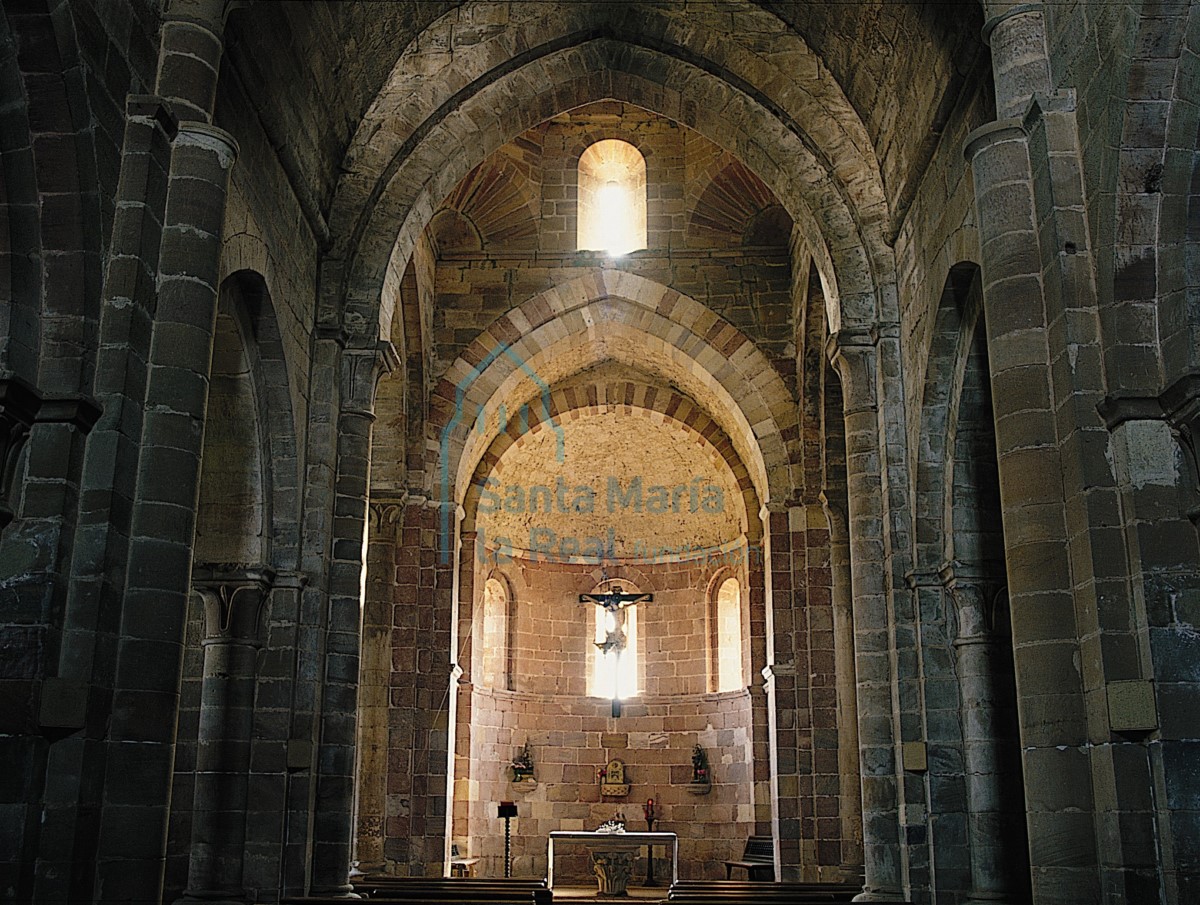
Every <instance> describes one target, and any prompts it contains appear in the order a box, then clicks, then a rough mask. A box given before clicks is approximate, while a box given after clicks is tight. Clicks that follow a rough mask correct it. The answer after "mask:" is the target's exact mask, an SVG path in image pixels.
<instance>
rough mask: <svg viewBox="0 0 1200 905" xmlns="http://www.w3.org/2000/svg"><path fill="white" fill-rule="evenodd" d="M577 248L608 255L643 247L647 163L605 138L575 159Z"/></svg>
mask: <svg viewBox="0 0 1200 905" xmlns="http://www.w3.org/2000/svg"><path fill="white" fill-rule="evenodd" d="M578 186H579V197H578V205H579V207H578V211H579V221H578V233H577V240H578V241H577V246H578V249H579V250H580V251H603V252H605V253H607V254H609V255H611V256H613V257H616V256H618V255H623V254H628V253H629V252H631V251H637V250H638V249H639V248H645V247H646V159H645V158H644V157H642V154H641V152H640V151H639V150H638V149H637V148H635V147H634V146H633V145H631V144H630V143H629V142H627V141H620V140H619V139H615V138H608V139H605V140H604V141H598V142H596V143H595V144H593V145H591V146H590V147H588V149H587V150H586V151H584V152H583V154H581V155H580V157H579V181H578Z"/></svg>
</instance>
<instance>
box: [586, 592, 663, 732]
mask: <svg viewBox="0 0 1200 905" xmlns="http://www.w3.org/2000/svg"><path fill="white" fill-rule="evenodd" d="M653 600H654V595H653V594H626V593H624V592H623V591H622V590H621V586H620V585H617V584H614V585H613V586H612V587H611V588H609V590H608V591H606V592H605V593H603V594H580V595H579V602H580V603H590V604H593V605H594V606H598V607H601V608H602V609H603V610H604V612H605V613H612V614H613V627H612V628H610V629H606V630H605V637H604V640H603V641H596V642H595V645H596V647H598V648H599V649H600V652H601V653H602V654H607V653H610V652H614V653H615V654H616V657H617V663H618V666H619V664H620V662H621V652H622V651H623V650H625V615H624V613H623V612H622V611H623V610H624V609H625V607H627V606H633V605H634V604H635V603H643V602H645V603H650V602H652V601H653ZM618 675H619V670H618ZM617 681H619V679H618V680H617ZM612 715H613V716H615V717H616V716H620V715H621V696H620V694H619V693H618V690H617V688H616V687H614V688H613V699H612Z"/></svg>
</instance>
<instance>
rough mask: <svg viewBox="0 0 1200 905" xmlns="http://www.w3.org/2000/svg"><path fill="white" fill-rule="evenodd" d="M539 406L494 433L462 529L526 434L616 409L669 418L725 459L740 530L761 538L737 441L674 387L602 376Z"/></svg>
mask: <svg viewBox="0 0 1200 905" xmlns="http://www.w3.org/2000/svg"><path fill="white" fill-rule="evenodd" d="M540 408H541V407H540V406H533V407H532V408H531V409H530V412H529V420H528V423H527V424H525V423H522V421H521V420H519V419H516V418H512V419H509V420H508V422H507V427H506V429H504V430H502V431H499V432H498V433H497V434H496V435H495V437H494V439H493V440H492V441H491V443H490V444H489V446H488V448H487V450H486V451H485V452H484V454H483V456H482V457H481V458H480V459H479V463H478V464H477V465H476V466H475V471H474V474H473V475H472V477H471V482H470V484H469V485H468V489H467V492H466V495H465V498H464V500H463V509H464V511H465V516H464V520H463V524H462V530H463V531H473V530H475V517H476V507H477V504H478V497H479V489H480V488H481V487H482V486H483V481H484V480H485V479H486V478H487V476H488V475H489V474H490V473H491V471H492V469H493V468H494V467H495V466H496V465H497V463H499V461H500V459H501V458H502V457H503V456H504V454H505V452H507V451H508V450H509V449H511V448H512V447H513V446H515V445H517V444H518V443H520V442H521V440H522V438H523V437H526V436H528V435H531V434H534V433H537V432H538V431H542V430H547V429H553V425H555V424H561V423H562V422H563V421H564V420H566V419H568V418H577V417H581V416H583V415H588V414H595V413H597V412H601V411H607V410H612V409H615V410H617V411H622V412H629V413H636V414H639V415H641V416H642V417H648V418H651V419H653V420H659V421H664V422H670V423H672V424H673V425H675V426H676V427H678V428H680V429H681V430H683V431H685V432H686V433H688V434H690V435H691V436H692V437H694V438H695V440H696V442H697V443H699V444H701V445H703V446H705V447H706V448H707V449H708V450H709V451H710V452H711V454H712V455H713V456H714V458H716V457H719V458H720V459H721V460H723V461H724V463H725V465H726V467H728V468H729V471H730V472H731V473H732V475H733V478H734V481H735V482H736V484H737V487H738V490H739V491H740V493H741V502H742V508H743V510H744V513H743V514H744V520H743V525H742V530H743V532H745V534H746V535H747V537H748V538H749V539H750V540H751V542H755V541H757V540H758V539H759V537H760V535H761V530H762V525H761V522H760V520H759V518H758V511H759V509H760V508H761V505H760V504H759V502H758V493H757V491H756V490H755V487H754V482H753V481H752V480H751V478H750V473H749V471H748V470H747V468H746V466H745V464H744V463H743V462H742V461H741V459H740V458H738V455H737V452H736V450H735V449H734V447H733V441H732V440H730V438H729V436H728V435H727V434H726V433H725V431H724V430H723V429H722V428H721V426H720V425H719V424H718V423H717V422H716V421H714V420H713V418H712V417H711V416H710V415H709V414H708V413H707V412H705V411H704V409H703V408H701V407H699V406H698V405H697V404H696V403H695V401H694V400H692V399H690V398H689V397H687V396H686V395H684V394H683V393H681V392H679V391H678V390H676V389H674V388H673V387H669V386H662V385H661V384H659V383H657V382H653V383H652V382H650V381H649V380H648V379H638V378H637V377H631V378H629V379H620V380H605V379H602V378H601V379H597V380H595V381H589V382H587V383H585V384H583V385H580V384H574V385H572V386H567V387H562V386H558V387H554V388H552V389H551V392H550V396H549V404H548V406H547V413H546V414H545V415H544V414H543V412H542V411H540Z"/></svg>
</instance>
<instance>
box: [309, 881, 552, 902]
mask: <svg viewBox="0 0 1200 905" xmlns="http://www.w3.org/2000/svg"><path fill="white" fill-rule="evenodd" d="M354 891H355V892H357V893H359V894H360V895H365V896H366V897H367V898H369V899H371V900H373V901H381V902H410V903H411V902H455V903H457V902H460V901H461V902H465V901H468V900H470V901H471V902H474V903H477V905H478V903H484V902H490V903H496V905H503V903H506V902H512V903H521V905H525V903H535V905H542V903H549V902H550V890H548V889H547V888H546V881H545V880H543V879H528V878H524V877H522V878H517V879H513V878H509V879H500V878H490V877H489V878H482V879H480V878H475V877H359V878H355V880H354ZM296 905H301V902H300V900H297V903H296ZM302 905H319V903H317V902H314V901H312V900H311V899H309V900H303V903H302Z"/></svg>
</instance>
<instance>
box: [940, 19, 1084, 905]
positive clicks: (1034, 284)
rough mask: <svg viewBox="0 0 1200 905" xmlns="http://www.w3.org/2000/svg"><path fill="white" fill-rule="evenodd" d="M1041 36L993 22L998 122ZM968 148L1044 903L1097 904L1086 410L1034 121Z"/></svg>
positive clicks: (1027, 89) (1030, 71)
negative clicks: (1079, 439)
mask: <svg viewBox="0 0 1200 905" xmlns="http://www.w3.org/2000/svg"><path fill="white" fill-rule="evenodd" d="M1043 28H1044V24H1043V21H1042V14H1041V9H1040V5H1037V4H1024V5H1007V4H1006V5H1005V8H1004V9H1003V10H1002V11H1001V12H1000V14H999V15H997V16H995V17H993V19H992V20H990V21H989V23H988V27H987V29H986V30H985V33H986V34H987V35H988V36H989V37H990V39H991V43H992V47H993V67H994V69H995V71H996V73H997V109H998V110H999V111H1000V113H1001V115H1006V116H1011V115H1013V114H1015V113H1018V112H1022V111H1024V110H1025V109H1026V108H1027V106H1028V102H1029V100H1030V98H1031V96H1032V95H1033V94H1034V93H1040V92H1044V91H1046V90H1048V87H1049V85H1048V78H1049V75H1048V70H1046V69H1045V68H1044V67H1043V65H1042V64H1041V63H1039V62H1038V57H1039V55H1040V56H1041V57H1042V58H1043V59H1044V57H1045V47H1044V35H1043ZM964 151H965V154H966V157H967V160H968V161H969V162H970V164H971V170H972V174H973V177H974V182H975V203H976V209H977V212H978V213H977V217H976V219H977V222H978V224H979V241H980V249H981V258H982V260H981V265H982V272H983V300H984V314H985V320H986V325H987V341H988V357H989V362H990V367H991V382H992V401H993V412H994V416H995V421H996V454H997V460H998V464H999V469H1000V498H1001V511H1002V516H1003V521H1004V537H1005V559H1006V562H1007V565H1008V577H1009V604H1010V610H1011V624H1012V635H1013V658H1014V665H1015V672H1016V687H1017V694H1018V703H1019V707H1018V712H1019V720H1020V732H1021V748H1022V752H1023V755H1022V757H1023V769H1024V786H1025V798H1026V802H1027V809H1028V810H1027V822H1028V830H1029V837H1030V861H1031V876H1032V880H1033V894H1034V898H1035V900H1036V901H1038V902H1039V903H1042V902H1045V903H1051V902H1063V903H1066V902H1078V901H1098V900H1099V898H1100V890H1099V885H1098V884H1099V873H1098V871H1097V860H1098V859H1097V849H1096V847H1097V837H1096V828H1095V825H1094V821H1093V796H1092V781H1091V777H1092V764H1091V762H1090V755H1089V737H1088V720H1087V716H1088V715H1087V710H1086V706H1085V699H1084V694H1083V681H1082V675H1081V672H1082V667H1081V666H1080V659H1081V658H1080V646H1079V638H1080V637H1081V634H1082V633H1081V631H1080V628H1079V625H1078V623H1077V613H1076V605H1077V604H1076V594H1079V607H1080V614H1081V615H1082V616H1083V617H1084V618H1085V619H1086V618H1089V617H1088V616H1087V613H1088V611H1089V609H1093V608H1094V607H1095V605H1096V601H1095V596H1094V589H1092V590H1091V591H1088V589H1087V588H1084V587H1082V586H1083V585H1084V583H1085V582H1086V581H1087V578H1086V576H1085V575H1084V574H1077V568H1076V565H1077V563H1079V562H1083V561H1084V557H1085V556H1087V555H1090V554H1089V553H1088V552H1085V550H1084V546H1085V545H1086V543H1087V541H1088V538H1087V537H1085V536H1083V534H1082V532H1080V531H1079V529H1078V527H1074V528H1072V527H1070V526H1069V524H1068V514H1069V502H1070V501H1069V497H1068V490H1067V488H1066V487H1065V486H1064V477H1063V476H1064V474H1066V475H1068V476H1069V478H1068V480H1070V479H1071V478H1075V477H1080V475H1081V472H1080V469H1079V465H1080V463H1079V461H1078V460H1071V458H1070V456H1071V453H1070V450H1069V449H1067V450H1066V451H1064V446H1069V445H1070V443H1071V442H1073V441H1072V432H1073V431H1074V432H1077V429H1078V428H1079V426H1080V422H1078V421H1077V420H1075V419H1078V418H1079V417H1080V416H1081V410H1080V409H1079V408H1075V407H1074V406H1075V403H1076V401H1077V400H1075V399H1073V398H1071V396H1070V394H1071V393H1072V392H1073V390H1074V389H1076V388H1075V387H1072V386H1070V385H1065V386H1064V385H1058V386H1056V385H1055V384H1054V383H1053V381H1052V379H1051V378H1052V375H1059V374H1062V373H1063V369H1062V366H1061V358H1062V356H1063V353H1064V352H1066V351H1067V350H1065V349H1059V350H1057V351H1055V349H1054V348H1052V346H1051V340H1052V338H1053V337H1055V336H1057V335H1060V334H1057V333H1055V332H1054V330H1052V329H1051V327H1050V324H1051V320H1052V319H1051V317H1050V312H1049V311H1048V302H1047V296H1046V293H1045V289H1044V284H1043V259H1042V250H1041V243H1040V238H1041V237H1040V235H1039V230H1038V224H1039V223H1040V222H1041V219H1042V215H1041V213H1039V211H1038V209H1037V207H1036V204H1035V199H1034V185H1033V169H1032V167H1031V163H1030V154H1029V143H1028V136H1027V134H1026V131H1025V128H1024V126H1023V123H1022V121H1021V120H1018V119H1002V120H999V121H997V122H995V123H991V124H989V125H987V126H984V127H982V128H980V129H977V130H976V131H975V132H973V133H972V134H971V135H970V136H968V138H967V141H966V145H965V149H964ZM1048 213H1049V212H1048ZM1047 266H1049V265H1047ZM1073 291H1075V292H1080V291H1081V290H1079V289H1076V290H1073ZM1079 301H1080V299H1074V300H1072V302H1071V304H1072V305H1076V304H1078V303H1079ZM1060 319H1061V320H1062V321H1063V322H1064V323H1065V325H1066V326H1067V328H1068V330H1069V329H1070V328H1069V322H1070V320H1071V319H1070V318H1062V317H1061V312H1059V313H1058V314H1056V315H1055V318H1054V320H1060ZM1070 373H1071V378H1072V379H1082V377H1081V373H1075V372H1074V369H1071V372H1070ZM1093 417H1094V412H1093ZM1060 434H1061V435H1062V436H1063V437H1065V440H1060ZM1070 492H1071V493H1074V492H1075V485H1074V483H1073V482H1072V487H1071V491H1070ZM1082 503H1083V501H1079V500H1077V501H1076V502H1075V504H1074V505H1076V506H1077V507H1081V506H1082ZM1070 514H1071V515H1072V516H1073V517H1074V520H1076V521H1077V524H1078V521H1079V520H1080V519H1082V520H1083V521H1086V519H1087V518H1088V514H1087V513H1086V512H1085V511H1083V510H1082V508H1076V509H1075V510H1074V511H1073V512H1070ZM1073 546H1074V549H1073ZM1088 596H1091V601H1090V602H1089V601H1088V600H1086V598H1087V597H1088Z"/></svg>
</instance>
